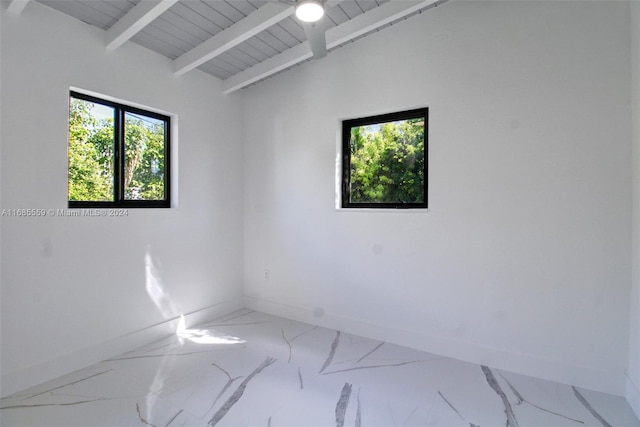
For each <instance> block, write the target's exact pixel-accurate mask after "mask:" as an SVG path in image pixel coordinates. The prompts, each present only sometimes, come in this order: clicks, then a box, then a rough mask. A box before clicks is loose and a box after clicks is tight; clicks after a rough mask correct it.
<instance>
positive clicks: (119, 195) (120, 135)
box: [67, 91, 171, 209]
mask: <svg viewBox="0 0 640 427" xmlns="http://www.w3.org/2000/svg"><path fill="white" fill-rule="evenodd" d="M71 98H75V99H81V100H83V101H88V102H92V103H95V104H101V105H105V106H107V107H111V108H113V109H114V130H113V134H114V154H113V155H114V169H115V170H114V171H113V181H114V182H113V189H114V200H113V201H92V200H67V201H68V207H69V208H70V209H73V208H170V207H171V117H170V116H167V115H165V114H160V113H156V112H153V111H149V110H145V109H142V108H137V107H132V106H130V105H125V104H121V103H118V102H113V101H108V100H106V99H102V98H98V97H96V96H92V95H87V94H84V93H81V92H75V91H69V102H71ZM126 113H131V114H136V115H142V116H146V117H150V118H153V119H156V120H162V121H163V122H164V123H165V128H164V195H165V198H164V199H163V200H137V199H136V200H127V199H125V198H124V197H125V196H124V193H125V189H124V172H125V166H124V162H125V156H124V151H125V149H124V147H125V141H124V123H125V114H126ZM67 158H68V156H67ZM67 179H68V178H67ZM67 183H68V181H67ZM68 198H69V194H68V192H67V199H68Z"/></svg>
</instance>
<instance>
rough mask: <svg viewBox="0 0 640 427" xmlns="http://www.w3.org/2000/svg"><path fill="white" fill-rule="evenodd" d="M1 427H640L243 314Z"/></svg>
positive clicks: (555, 392) (607, 408) (453, 364)
mask: <svg viewBox="0 0 640 427" xmlns="http://www.w3.org/2000/svg"><path fill="white" fill-rule="evenodd" d="M0 425H2V426H30V427H36V426H156V427H160V426H163V427H164V426H169V427H174V426H264V427H269V426H272V427H276V426H338V427H340V426H356V427H359V426H466V427H470V426H509V427H517V426H640V421H639V420H638V419H637V418H636V417H635V415H634V414H633V412H632V410H631V408H630V407H629V405H628V404H627V402H626V401H625V400H624V399H623V398H621V397H617V396H611V395H607V394H603V393H598V392H594V391H589V390H584V389H579V388H577V387H572V386H568V385H563V384H558V383H553V382H549V381H545V380H540V379H535V378H531V377H526V376H523V375H518V374H513V373H509V372H503V371H500V370H498V369H494V368H490V367H486V366H479V365H474V364H471V363H466V362H461V361H457V360H453V359H448V358H445V357H441V356H437V355H433V354H429V353H425V352H421V351H417V350H412V349H409V348H405V347H400V346H397V345H393V344H389V343H384V342H380V341H375V340H371V339H367V338H362V337H358V336H354V335H350V334H346V333H343V332H340V331H333V330H329V329H325V328H321V327H317V326H313V325H308V324H304V323H300V322H295V321H291V320H287V319H282V318H279V317H275V316H270V315H267V314H264V313H260V312H255V311H250V310H241V311H239V312H236V313H233V314H231V315H228V316H226V317H224V318H221V319H218V320H215V321H212V322H210V323H208V324H205V325H201V326H200V327H199V329H190V330H182V331H180V336H172V337H169V338H167V339H165V340H162V341H160V342H156V343H153V344H150V345H147V346H144V347H141V348H139V349H137V350H135V351H132V352H129V353H125V354H123V355H121V356H118V357H115V358H112V359H109V360H105V361H103V362H101V363H99V364H97V365H95V366H91V367H89V368H86V369H82V370H80V371H77V372H74V373H72V374H69V375H66V376H64V377H61V378H58V379H56V380H53V381H50V382H47V383H45V384H41V385H39V386H37V387H33V388H30V389H28V390H25V391H23V392H21V393H17V394H15V395H12V396H9V397H7V398H4V399H2V402H1V405H0Z"/></svg>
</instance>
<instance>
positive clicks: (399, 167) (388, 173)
mask: <svg viewBox="0 0 640 427" xmlns="http://www.w3.org/2000/svg"><path fill="white" fill-rule="evenodd" d="M349 150H350V171H349V173H350V177H349V202H350V203H354V204H357V203H368V204H378V203H383V204H397V205H403V204H422V203H425V197H426V195H425V178H426V177H425V170H426V168H425V119H424V118H411V119H407V120H397V121H391V122H386V123H379V124H372V125H362V126H353V127H351V128H350V144H349Z"/></svg>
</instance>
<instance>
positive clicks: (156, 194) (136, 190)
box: [124, 112, 166, 200]
mask: <svg viewBox="0 0 640 427" xmlns="http://www.w3.org/2000/svg"><path fill="white" fill-rule="evenodd" d="M124 121H125V148H124V151H125V154H124V160H125V165H124V166H125V170H124V196H125V199H126V200H164V199H165V188H164V185H165V152H164V151H165V129H166V123H165V122H164V121H163V120H158V119H155V118H152V117H148V116H145V115H142V114H134V113H130V112H126V113H125V119H124Z"/></svg>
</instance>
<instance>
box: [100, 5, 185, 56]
mask: <svg viewBox="0 0 640 427" xmlns="http://www.w3.org/2000/svg"><path fill="white" fill-rule="evenodd" d="M177 1H178V0H142V1H141V2H140V3H138V4H137V5H135V6H134V7H133V8H132V9H131V10H129V12H127V14H126V15H124V16H123V17H122V18H121V19H120V20H119V21H118V22H116V23H115V24H113V26H112V27H111V28H109V29H108V30H107V34H106V37H107V49H109V50H114V49H117V48H119V47H120V46H122V45H123V44H124V43H125V42H126V41H127V40H129V39H131V38H132V37H133V36H135V35H136V34H137V33H138V32H139V31H140V30H142V29H143V28H144V27H146V26H147V25H149V24H150V23H151V22H153V20H154V19H156V18H157V17H158V16H160V15H162V14H163V13H164V12H165V11H167V10H168V9H169V8H170V7H171V6H173V5H174V4H175V3H176V2H177Z"/></svg>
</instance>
